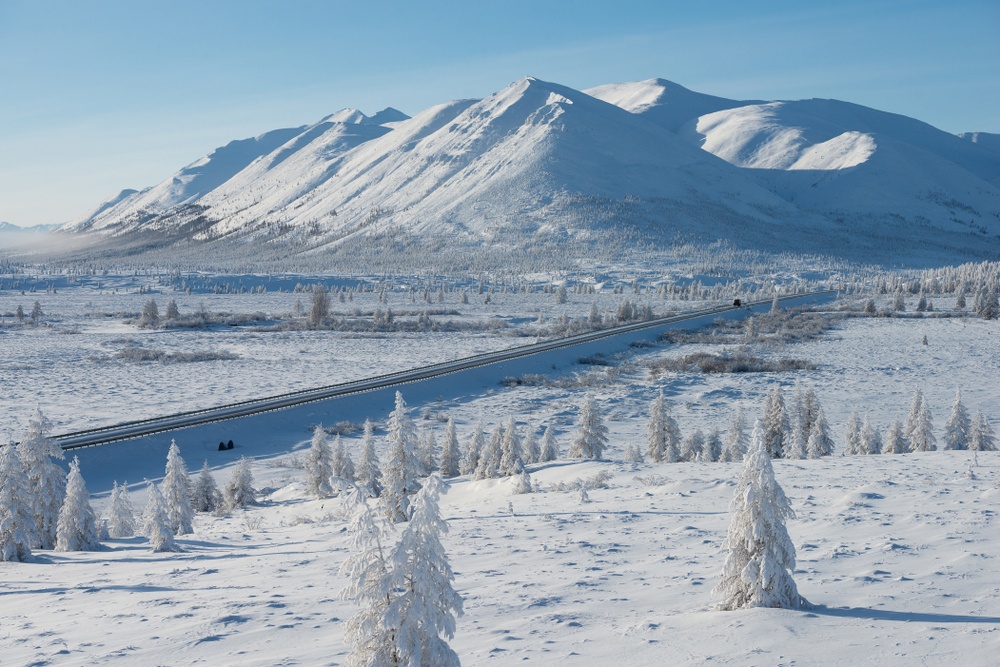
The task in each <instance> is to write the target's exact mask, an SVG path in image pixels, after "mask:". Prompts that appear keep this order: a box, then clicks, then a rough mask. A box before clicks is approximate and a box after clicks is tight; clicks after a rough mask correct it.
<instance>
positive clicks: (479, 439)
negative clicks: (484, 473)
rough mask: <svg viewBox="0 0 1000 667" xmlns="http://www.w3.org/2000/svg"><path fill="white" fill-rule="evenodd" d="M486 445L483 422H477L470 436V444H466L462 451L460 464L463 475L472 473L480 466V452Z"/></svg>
mask: <svg viewBox="0 0 1000 667" xmlns="http://www.w3.org/2000/svg"><path fill="white" fill-rule="evenodd" d="M485 446H486V436H485V435H483V422H479V423H478V424H476V428H475V429H474V430H473V431H472V435H470V436H469V444H468V445H466V447H465V451H464V452H463V453H462V461H461V463H460V464H459V472H460V473H462V474H463V475H472V474H474V473H475V472H476V468H477V467H478V466H479V453H480V452H481V451H482V450H483V447H485Z"/></svg>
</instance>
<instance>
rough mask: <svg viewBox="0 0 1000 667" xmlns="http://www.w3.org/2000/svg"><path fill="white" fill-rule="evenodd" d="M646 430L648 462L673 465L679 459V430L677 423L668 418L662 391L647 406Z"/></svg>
mask: <svg viewBox="0 0 1000 667" xmlns="http://www.w3.org/2000/svg"><path fill="white" fill-rule="evenodd" d="M646 428H647V436H646V456H648V457H649V460H650V461H653V462H655V463H674V462H675V461H678V460H679V459H680V444H681V434H680V429H678V428H677V421H676V420H675V419H674V418H673V417H672V416H670V411H669V409H668V408H667V402H666V399H665V398H664V397H663V390H660V393H659V395H657V397H656V398H655V399H653V402H652V403H650V404H649V421H648V422H647V424H646Z"/></svg>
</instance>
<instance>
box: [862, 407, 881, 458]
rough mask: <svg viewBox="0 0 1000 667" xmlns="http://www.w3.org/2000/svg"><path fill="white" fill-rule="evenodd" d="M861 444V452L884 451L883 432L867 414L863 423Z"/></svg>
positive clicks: (876, 452) (877, 452) (874, 452)
mask: <svg viewBox="0 0 1000 667" xmlns="http://www.w3.org/2000/svg"><path fill="white" fill-rule="evenodd" d="M859 446H860V449H859V452H858V453H859V454H881V453H882V434H881V433H879V430H878V428H877V427H876V426H874V425H873V424H872V423H871V421H870V420H869V419H868V415H865V418H864V421H863V422H862V423H861V436H860V438H859Z"/></svg>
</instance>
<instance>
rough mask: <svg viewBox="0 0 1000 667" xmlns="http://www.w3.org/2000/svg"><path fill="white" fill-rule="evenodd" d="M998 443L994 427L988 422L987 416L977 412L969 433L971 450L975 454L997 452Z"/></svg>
mask: <svg viewBox="0 0 1000 667" xmlns="http://www.w3.org/2000/svg"><path fill="white" fill-rule="evenodd" d="M996 442H997V440H996V436H995V435H994V433H993V427H992V426H991V425H990V422H989V421H987V419H986V415H984V414H983V413H982V412H979V411H977V412H976V416H975V419H973V421H972V429H971V431H970V433H969V449H971V450H972V451H975V452H995V451H996V450H997V445H996Z"/></svg>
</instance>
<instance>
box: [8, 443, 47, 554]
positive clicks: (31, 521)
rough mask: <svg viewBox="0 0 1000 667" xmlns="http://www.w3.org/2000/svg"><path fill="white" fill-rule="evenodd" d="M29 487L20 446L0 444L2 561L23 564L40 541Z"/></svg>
mask: <svg viewBox="0 0 1000 667" xmlns="http://www.w3.org/2000/svg"><path fill="white" fill-rule="evenodd" d="M29 488H30V482H29V481H28V475H27V473H26V472H25V469H24V464H23V463H22V462H21V456H20V455H19V454H18V453H17V448H16V447H14V446H12V445H6V446H2V447H0V560H4V561H20V562H22V563H23V562H24V561H26V560H28V559H29V558H31V547H32V546H33V545H34V544H37V543H38V534H37V528H36V526H35V515H34V512H33V507H32V504H31V493H30V491H29Z"/></svg>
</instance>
